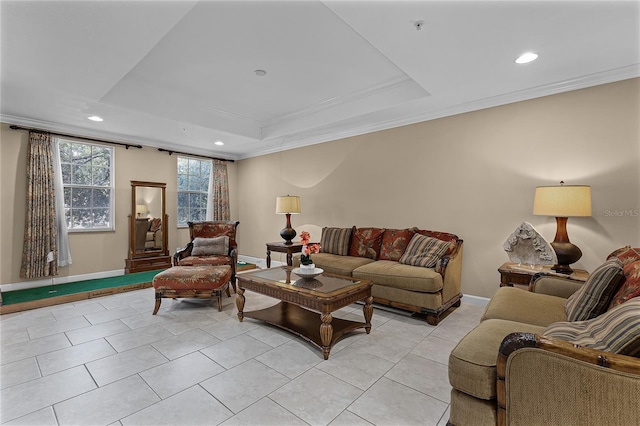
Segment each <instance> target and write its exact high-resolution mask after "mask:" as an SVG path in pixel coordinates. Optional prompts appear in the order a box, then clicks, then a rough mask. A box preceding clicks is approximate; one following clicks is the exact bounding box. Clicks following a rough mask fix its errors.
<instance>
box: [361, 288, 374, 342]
mask: <svg viewBox="0 0 640 426" xmlns="http://www.w3.org/2000/svg"><path fill="white" fill-rule="evenodd" d="M362 312H363V313H364V322H366V323H367V324H369V325H368V326H367V327H365V328H364V329H365V330H366V332H367V334H369V332H370V331H371V317H372V316H373V297H371V296H369V297H367V298H366V299H364V306H363V307H362Z"/></svg>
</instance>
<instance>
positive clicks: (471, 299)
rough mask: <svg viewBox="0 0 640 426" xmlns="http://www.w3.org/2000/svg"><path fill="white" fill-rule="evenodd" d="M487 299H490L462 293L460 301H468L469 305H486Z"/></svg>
mask: <svg viewBox="0 0 640 426" xmlns="http://www.w3.org/2000/svg"><path fill="white" fill-rule="evenodd" d="M489 300H490V299H488V298H486V297H480V296H473V295H471V294H463V295H462V302H464V303H468V304H470V305H477V306H487V303H489Z"/></svg>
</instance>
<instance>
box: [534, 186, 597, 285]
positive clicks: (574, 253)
mask: <svg viewBox="0 0 640 426" xmlns="http://www.w3.org/2000/svg"><path fill="white" fill-rule="evenodd" d="M533 214H534V215H542V216H555V218H556V236H555V238H554V239H553V242H552V243H551V247H553V249H554V250H555V252H556V255H557V257H558V263H557V264H556V265H554V266H553V267H552V268H551V269H553V270H554V271H556V272H560V273H562V274H570V273H572V272H573V269H571V267H570V266H569V265H571V264H572V263H575V262H577V261H578V260H579V259H580V258H581V257H582V251H581V250H580V249H579V248H578V246H576V245H575V244H572V243H571V241H569V235H568V234H567V219H568V218H569V216H581V217H588V216H591V187H590V186H587V185H565V184H564V182H562V181H561V182H560V186H539V187H537V188H536V193H535V197H534V200H533Z"/></svg>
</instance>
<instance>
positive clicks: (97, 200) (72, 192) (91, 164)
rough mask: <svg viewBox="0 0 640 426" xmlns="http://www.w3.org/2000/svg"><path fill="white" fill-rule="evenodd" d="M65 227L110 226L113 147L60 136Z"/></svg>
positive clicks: (94, 228)
mask: <svg viewBox="0 0 640 426" xmlns="http://www.w3.org/2000/svg"><path fill="white" fill-rule="evenodd" d="M60 166H61V168H62V184H63V186H64V211H65V217H66V219H67V227H68V228H69V231H84V230H112V229H113V220H112V218H113V197H112V194H113V178H112V176H113V148H111V147H107V146H103V145H94V144H88V143H79V142H71V141H65V140H62V139H61V140H60Z"/></svg>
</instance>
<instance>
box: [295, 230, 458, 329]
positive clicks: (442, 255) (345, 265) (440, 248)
mask: <svg viewBox="0 0 640 426" xmlns="http://www.w3.org/2000/svg"><path fill="white" fill-rule="evenodd" d="M462 244H463V241H462V240H461V239H459V238H458V237H457V236H456V235H454V234H450V233H447V232H436V231H428V230H421V229H418V228H405V229H384V228H357V227H355V226H353V227H351V228H334V227H325V228H323V229H322V236H321V239H320V247H321V248H320V253H316V254H313V255H312V261H313V263H314V264H315V265H316V267H318V268H322V269H323V270H324V271H325V272H328V273H333V274H339V275H346V276H349V277H353V278H357V279H368V280H371V281H373V287H372V290H371V291H372V295H373V299H374V303H377V304H381V305H387V306H392V307H394V308H399V309H404V310H408V311H411V312H416V313H420V314H425V315H426V320H427V322H428V323H429V324H431V325H437V324H438V322H439V321H440V316H441V315H442V313H443V312H444V311H446V310H447V309H449V308H450V307H452V306H460V298H461V297H462V294H461V293H460V277H461V271H462ZM299 264H300V258H299V257H295V258H294V266H298V265H299Z"/></svg>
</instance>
